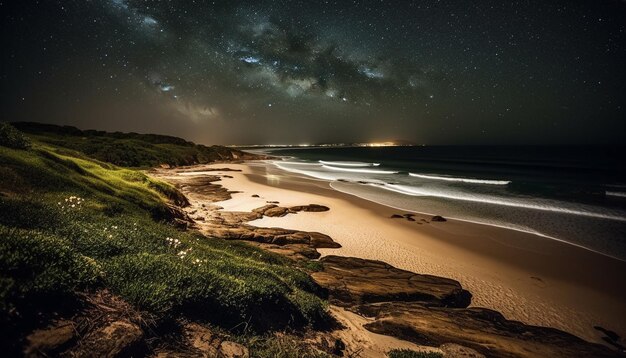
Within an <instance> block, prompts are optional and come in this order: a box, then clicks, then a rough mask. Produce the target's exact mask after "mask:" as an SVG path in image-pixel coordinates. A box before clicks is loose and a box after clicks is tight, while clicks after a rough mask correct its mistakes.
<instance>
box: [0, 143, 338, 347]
mask: <svg viewBox="0 0 626 358" xmlns="http://www.w3.org/2000/svg"><path fill="white" fill-rule="evenodd" d="M42 142H45V143H47V141H40V140H36V141H34V143H33V145H32V148H29V149H15V148H9V147H7V146H0V326H2V327H7V328H8V327H12V326H14V325H15V324H16V323H17V322H18V321H19V322H20V324H23V322H24V321H25V320H27V318H28V317H34V316H37V317H41V316H42V314H43V315H45V313H46V312H53V311H59V310H61V309H65V308H67V307H64V306H67V305H72V304H74V303H73V302H74V301H75V300H73V299H75V298H76V297H78V295H79V293H81V292H90V291H93V290H97V289H100V288H108V289H109V290H110V291H111V292H113V293H114V294H117V295H119V296H120V297H121V298H123V299H124V300H126V301H127V302H129V303H131V304H133V305H134V306H135V307H137V308H139V309H140V310H143V311H148V312H152V313H153V314H155V315H158V316H160V317H189V318H190V319H194V320H203V321H208V322H211V323H214V324H217V325H221V326H223V327H227V328H231V327H234V326H237V325H243V326H245V327H246V328H247V329H251V330H252V331H264V330H267V329H274V328H285V327H296V326H302V325H309V324H311V325H315V324H318V323H321V322H323V321H324V320H326V319H327V317H328V316H327V312H326V308H325V303H324V302H323V301H322V300H321V299H320V298H319V297H318V296H319V293H320V292H319V288H318V286H317V285H316V284H315V283H314V282H313V281H312V280H311V279H310V277H309V276H308V275H307V274H305V273H304V272H302V271H301V270H299V269H298V268H297V267H295V266H294V265H293V264H292V262H291V261H290V260H288V259H286V258H283V257H282V256H278V255H276V254H272V253H269V252H266V251H263V250H260V249H258V248H254V247H252V246H249V245H246V244H244V243H239V242H231V241H225V240H219V239H211V238H206V237H204V236H202V235H200V234H199V233H196V232H193V231H180V230H177V229H176V228H175V227H174V226H173V225H171V224H169V223H168V219H171V216H172V212H171V211H172V209H171V206H169V205H168V202H170V203H171V202H173V201H184V200H185V199H184V197H183V196H182V195H181V194H180V193H179V192H178V191H177V190H176V189H175V188H173V187H171V186H169V185H168V184H165V183H162V182H158V181H155V180H153V179H151V178H149V177H147V176H146V175H144V174H143V173H141V172H139V171H134V170H130V169H124V168H119V167H116V166H114V165H112V164H108V163H103V162H100V161H97V160H91V159H87V158H86V157H85V156H83V155H80V154H78V153H72V152H71V151H69V150H67V149H60V148H58V147H55V146H52V145H50V144H43V143H42ZM3 333H6V334H8V336H6V337H5V339H6V338H8V339H15V335H17V334H18V332H10V331H9V332H3Z"/></svg>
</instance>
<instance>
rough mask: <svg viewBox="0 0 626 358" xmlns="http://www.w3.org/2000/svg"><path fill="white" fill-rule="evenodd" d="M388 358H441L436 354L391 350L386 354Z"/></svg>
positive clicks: (440, 355)
mask: <svg viewBox="0 0 626 358" xmlns="http://www.w3.org/2000/svg"><path fill="white" fill-rule="evenodd" d="M387 355H388V356H389V358H442V357H443V354H441V353H437V352H416V351H412V350H410V349H393V350H391V351H389V353H387Z"/></svg>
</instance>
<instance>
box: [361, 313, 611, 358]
mask: <svg viewBox="0 0 626 358" xmlns="http://www.w3.org/2000/svg"><path fill="white" fill-rule="evenodd" d="M351 310H352V311H354V312H357V313H358V314H361V315H363V316H366V317H370V318H373V319H374V321H373V322H371V323H367V324H366V325H365V328H366V329H368V330H370V331H372V332H374V333H378V334H385V335H389V336H394V337H396V338H399V339H403V340H407V341H411V342H414V343H416V344H420V345H428V346H435V347H436V346H439V345H442V344H446V343H454V344H459V345H462V346H465V347H469V348H471V349H474V350H476V351H478V352H479V353H481V354H484V355H485V356H488V357H529V358H530V357H615V356H616V354H615V353H614V352H612V351H610V350H609V349H608V348H606V347H604V346H601V345H597V344H592V343H589V342H586V341H583V340H582V339H580V338H578V337H576V336H573V335H571V334H569V333H565V332H562V331H559V330H556V329H552V328H545V327H536V326H529V325H525V324H523V323H520V322H516V321H509V320H507V319H505V318H504V317H503V316H502V315H501V314H500V313H498V312H495V311H492V310H488V309H485V308H447V307H436V306H429V305H426V304H423V303H419V302H384V303H373V304H366V305H360V306H356V307H353V308H351Z"/></svg>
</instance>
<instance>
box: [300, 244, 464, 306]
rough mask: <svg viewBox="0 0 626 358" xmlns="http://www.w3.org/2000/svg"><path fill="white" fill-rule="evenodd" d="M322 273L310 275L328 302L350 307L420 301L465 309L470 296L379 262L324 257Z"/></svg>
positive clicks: (446, 282)
mask: <svg viewBox="0 0 626 358" xmlns="http://www.w3.org/2000/svg"><path fill="white" fill-rule="evenodd" d="M320 262H321V263H322V266H323V267H324V270H323V271H320V272H315V273H313V274H312V275H311V276H312V277H313V279H314V280H315V281H316V282H317V283H318V284H319V285H320V286H322V287H324V288H326V289H327V290H328V292H329V299H330V302H331V303H333V304H336V305H338V306H343V307H346V306H353V305H359V304H363V303H372V302H384V301H420V302H426V303H428V304H431V305H439V306H448V307H467V306H468V305H469V304H470V301H471V294H470V293H469V292H468V291H466V290H464V289H463V288H462V287H461V284H460V283H458V282H457V281H455V280H451V279H448V278H443V277H437V276H430V275H419V274H415V273H413V272H409V271H404V270H400V269H397V268H395V267H393V266H391V265H389V264H386V263H384V262H382V261H374V260H364V259H359V258H355V257H341V256H326V257H324V258H322V259H321V260H320Z"/></svg>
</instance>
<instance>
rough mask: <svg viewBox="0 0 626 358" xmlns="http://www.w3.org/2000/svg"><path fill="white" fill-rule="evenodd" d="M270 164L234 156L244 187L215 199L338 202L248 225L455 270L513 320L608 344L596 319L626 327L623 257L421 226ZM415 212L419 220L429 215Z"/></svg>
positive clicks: (235, 181) (464, 225)
mask: <svg viewBox="0 0 626 358" xmlns="http://www.w3.org/2000/svg"><path fill="white" fill-rule="evenodd" d="M267 165H268V164H262V163H258V162H257V163H254V162H252V163H247V164H237V165H233V164H229V165H228V166H229V167H236V168H237V169H241V170H242V172H234V173H233V172H231V173H230V175H231V176H232V178H227V179H224V180H223V181H222V183H221V184H222V185H223V186H224V187H225V188H227V189H228V190H232V191H236V193H233V197H232V199H230V200H227V201H224V202H218V203H216V204H217V205H220V206H222V207H224V209H223V210H224V211H249V210H252V209H254V208H255V207H258V206H261V205H260V204H263V203H265V202H266V201H280V202H281V205H282V204H285V203H292V204H294V205H296V204H301V203H302V202H311V203H314V202H315V203H318V204H324V205H327V206H329V207H330V208H331V210H330V211H329V212H327V213H317V214H316V216H315V219H316V220H309V219H311V218H312V217H310V216H308V215H309V213H300V214H298V215H289V216H287V217H281V218H267V217H265V218H263V219H260V220H256V221H252V222H250V224H251V225H255V226H259V227H281V228H286V229H297V230H307V231H318V232H321V233H324V234H327V235H330V236H331V237H332V238H333V240H335V241H336V242H338V243H340V244H341V245H342V246H343V247H342V248H339V249H320V250H318V251H319V252H320V253H321V254H322V255H330V254H332V255H339V256H355V257H360V258H366V259H374V260H381V261H385V262H387V263H389V264H391V265H393V266H396V267H399V268H401V269H405V270H410V271H413V272H419V273H423V274H433V275H437V276H443V277H450V278H452V279H455V280H458V281H459V282H461V284H462V285H463V286H464V287H465V288H466V289H468V290H470V292H472V294H473V295H474V298H473V300H472V306H481V307H487V308H491V309H495V310H497V311H500V312H502V313H503V314H504V315H505V317H507V318H508V319H514V320H519V321H522V322H524V323H528V324H533V325H541V326H549V327H553V328H558V329H562V330H565V331H568V332H570V333H573V334H576V335H578V336H580V337H582V338H584V339H586V340H589V341H593V342H602V338H601V337H602V334H601V332H599V331H597V330H596V329H594V328H593V326H596V325H597V326H601V327H603V328H606V329H610V330H613V331H616V332H617V333H618V334H620V335H623V334H624V332H626V327H625V324H624V323H623V321H626V320H625V319H624V318H626V307H625V306H626V304H625V303H624V302H626V292H625V291H626V289H625V288H624V283H623V282H626V265H625V264H624V262H622V261H618V260H613V259H609V258H608V257H607V256H604V255H601V254H597V253H594V252H593V251H587V250H585V249H582V248H579V247H577V246H574V245H568V244H565V243H562V242H559V241H554V240H550V239H546V238H543V237H541V236H537V235H532V234H528V233H523V232H517V231H511V230H509V229H505V228H497V227H492V226H485V225H481V224H474V223H468V222H463V221H456V220H449V221H447V222H444V223H432V224H422V225H416V223H414V222H408V221H406V220H399V219H395V220H394V219H390V218H389V217H390V215H391V213H403V212H401V211H399V210H397V209H393V208H390V207H388V206H384V205H381V204H377V203H374V202H370V201H367V200H365V199H362V198H358V197H355V196H352V195H350V194H346V193H342V192H340V191H337V190H335V189H332V188H331V187H330V185H329V182H327V181H317V180H314V179H309V178H300V177H298V176H297V175H294V174H293V173H287V172H283V171H280V170H278V169H276V168H269V167H268V166H267ZM281 172H282V173H281ZM251 195H258V196H259V198H253V197H251ZM415 217H416V219H418V221H419V220H421V219H424V218H425V217H426V216H424V215H420V214H416V215H415ZM342 221H343V222H342ZM350 222H351V223H350ZM363 230H364V231H363ZM350 231H352V232H350ZM357 236H360V237H357ZM573 258H576V260H574V259H573ZM578 260H583V261H578ZM568 262H586V263H587V264H588V265H587V266H586V267H581V266H580V265H578V266H572V265H568Z"/></svg>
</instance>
